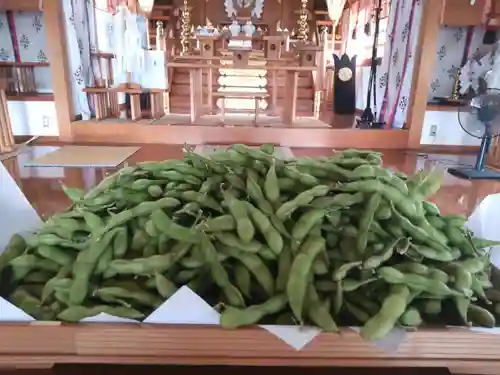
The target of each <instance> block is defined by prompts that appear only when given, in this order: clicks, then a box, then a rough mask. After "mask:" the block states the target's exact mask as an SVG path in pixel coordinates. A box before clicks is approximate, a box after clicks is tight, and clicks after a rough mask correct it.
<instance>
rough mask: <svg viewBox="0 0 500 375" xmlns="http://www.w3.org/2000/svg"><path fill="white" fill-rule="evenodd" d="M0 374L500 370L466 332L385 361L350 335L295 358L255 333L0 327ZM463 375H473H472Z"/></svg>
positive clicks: (493, 346) (413, 339)
mask: <svg viewBox="0 0 500 375" xmlns="http://www.w3.org/2000/svg"><path fill="white" fill-rule="evenodd" d="M0 334H1V337H2V342H1V345H0V366H15V365H19V364H21V363H22V364H23V365H24V366H25V367H29V366H30V365H38V366H40V365H43V364H46V365H51V364H54V363H75V364H77V363H95V364H98V363H116V364H190V365H211V364H219V365H254V366H269V365H278V366H355V367H367V366H370V367H460V366H468V367H469V368H470V367H471V366H472V365H473V364H477V365H481V366H483V367H488V368H490V369H493V368H495V367H496V368H497V369H498V367H499V366H500V359H499V357H498V352H499V350H500V336H498V335H492V334H485V333H477V332H471V331H468V330H465V329H460V328H457V329H442V330H441V329H440V330H419V331H417V332H409V333H408V334H407V337H406V339H405V340H404V342H403V343H402V344H401V345H400V346H399V348H398V349H397V351H395V352H393V353H390V352H388V351H384V350H381V349H379V348H377V347H376V346H375V345H374V344H372V343H369V342H366V341H363V340H362V339H361V338H360V337H359V335H358V334H357V333H355V332H354V331H352V330H350V329H343V330H342V331H341V332H340V333H339V334H332V333H322V334H320V335H319V336H317V337H316V338H315V339H314V340H313V341H312V342H311V343H310V344H309V345H307V346H306V347H305V348H304V349H303V350H301V351H296V350H295V349H293V348H292V347H291V346H289V345H287V344H286V343H285V342H283V341H281V340H280V339H278V338H277V337H275V336H273V335H271V334H270V333H269V332H267V331H265V330H264V329H261V328H251V329H238V330H223V329H221V328H219V327H208V326H194V325H145V324H137V325H136V324H100V323H96V324H76V325H64V324H59V323H42V322H41V323H33V324H19V325H11V324H1V325H0ZM470 373H474V372H473V371H472V372H470Z"/></svg>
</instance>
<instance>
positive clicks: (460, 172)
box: [448, 135, 500, 180]
mask: <svg viewBox="0 0 500 375" xmlns="http://www.w3.org/2000/svg"><path fill="white" fill-rule="evenodd" d="M492 138H493V137H492V136H491V135H485V136H484V137H483V138H482V141H481V148H480V149H479V155H478V157H477V160H476V166H475V167H474V168H449V169H448V173H450V174H451V175H453V176H455V177H458V178H465V179H468V180H500V172H498V171H495V170H492V169H488V168H485V167H484V159H485V157H486V153H487V152H488V150H489V148H490V144H491V140H492Z"/></svg>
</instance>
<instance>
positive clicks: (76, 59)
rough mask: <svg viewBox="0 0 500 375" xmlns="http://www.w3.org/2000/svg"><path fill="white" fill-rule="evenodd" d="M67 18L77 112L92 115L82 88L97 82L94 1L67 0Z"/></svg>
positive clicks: (88, 116) (75, 109) (72, 88)
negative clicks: (95, 78)
mask: <svg viewBox="0 0 500 375" xmlns="http://www.w3.org/2000/svg"><path fill="white" fill-rule="evenodd" d="M62 2H63V7H64V19H65V22H66V37H67V51H68V62H69V67H70V72H71V75H72V77H71V91H72V99H73V108H74V112H75V113H74V114H75V115H82V118H83V119H89V118H90V108H89V102H88V99H87V94H85V93H84V92H83V91H82V90H83V89H84V88H85V87H86V86H90V85H93V83H94V73H93V72H94V70H93V67H92V64H93V62H92V59H91V57H90V53H91V51H95V49H96V48H95V46H96V34H95V29H94V27H93V25H94V24H95V12H94V6H93V1H89V0H64V1H62Z"/></svg>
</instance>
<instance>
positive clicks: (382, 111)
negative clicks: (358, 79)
mask: <svg viewBox="0 0 500 375" xmlns="http://www.w3.org/2000/svg"><path fill="white" fill-rule="evenodd" d="M422 3H423V1H422V0H392V1H391V10H390V14H389V22H388V29H387V41H386V43H385V45H384V57H383V58H382V66H381V67H380V69H379V70H378V72H377V80H378V82H377V90H376V92H377V114H378V116H379V119H380V120H381V121H385V122H386V123H387V124H388V126H389V127H391V128H398V129H400V128H402V127H403V126H404V124H405V121H406V113H407V111H408V103H409V100H410V94H411V83H412V76H413V65H414V58H413V57H414V56H415V51H416V47H417V42H418V34H419V30H420V19H421V14H422Z"/></svg>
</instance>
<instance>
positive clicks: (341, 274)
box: [332, 261, 363, 281]
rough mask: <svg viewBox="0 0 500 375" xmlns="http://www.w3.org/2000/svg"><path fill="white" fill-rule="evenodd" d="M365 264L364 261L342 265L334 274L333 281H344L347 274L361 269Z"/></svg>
mask: <svg viewBox="0 0 500 375" xmlns="http://www.w3.org/2000/svg"><path fill="white" fill-rule="evenodd" d="M362 264H363V262H362V261H355V262H349V263H344V264H343V265H341V266H340V267H339V268H337V269H336V270H335V272H334V273H333V276H332V278H333V281H341V280H343V279H344V278H345V277H346V276H347V273H348V272H349V271H351V270H353V269H355V268H359V267H361V265H362Z"/></svg>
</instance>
